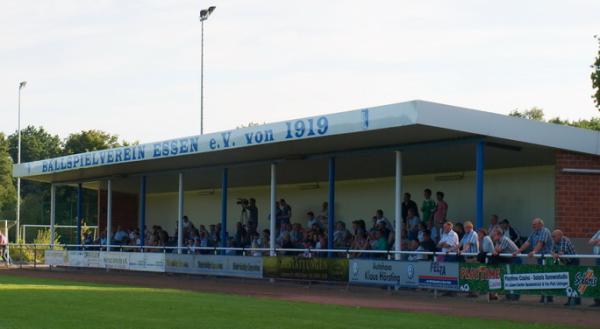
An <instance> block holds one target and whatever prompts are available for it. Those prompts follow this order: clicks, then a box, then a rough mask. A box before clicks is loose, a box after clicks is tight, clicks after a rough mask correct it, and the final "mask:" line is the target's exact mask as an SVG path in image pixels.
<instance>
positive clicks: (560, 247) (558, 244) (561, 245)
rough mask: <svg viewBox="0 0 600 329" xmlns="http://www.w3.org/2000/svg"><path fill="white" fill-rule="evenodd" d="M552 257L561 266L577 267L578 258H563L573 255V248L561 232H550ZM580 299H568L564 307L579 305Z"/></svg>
mask: <svg viewBox="0 0 600 329" xmlns="http://www.w3.org/2000/svg"><path fill="white" fill-rule="evenodd" d="M552 241H553V242H554V244H553V245H552V257H554V261H555V262H557V263H559V264H563V265H573V266H577V265H579V258H563V257H562V256H564V255H575V254H576V252H575V248H573V244H572V243H571V240H570V239H569V238H567V237H566V236H565V235H564V234H563V232H562V231H561V230H554V231H553V232H552ZM580 304H581V297H569V298H568V299H567V302H566V303H565V306H571V305H580Z"/></svg>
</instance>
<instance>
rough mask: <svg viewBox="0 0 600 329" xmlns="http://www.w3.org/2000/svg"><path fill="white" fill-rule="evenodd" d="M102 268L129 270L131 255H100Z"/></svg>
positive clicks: (120, 253) (109, 253) (124, 253)
mask: <svg viewBox="0 0 600 329" xmlns="http://www.w3.org/2000/svg"><path fill="white" fill-rule="evenodd" d="M100 267H103V268H114V269H120V270H128V269H129V253H127V252H114V251H109V252H106V251H103V252H101V253H100Z"/></svg>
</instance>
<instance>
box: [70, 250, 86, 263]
mask: <svg viewBox="0 0 600 329" xmlns="http://www.w3.org/2000/svg"><path fill="white" fill-rule="evenodd" d="M68 254H69V263H68V265H69V266H75V267H88V262H87V258H86V252H85V251H69V252H68Z"/></svg>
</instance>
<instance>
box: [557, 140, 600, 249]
mask: <svg viewBox="0 0 600 329" xmlns="http://www.w3.org/2000/svg"><path fill="white" fill-rule="evenodd" d="M563 168H579V169H600V157H598V156H593V155H585V154H578V153H571V152H565V151H557V152H556V181H555V183H556V188H555V193H556V195H555V202H556V204H555V212H556V214H555V218H556V228H558V229H561V230H562V231H563V232H564V233H565V234H566V235H567V236H568V237H572V238H587V239H589V238H590V237H591V236H592V235H593V234H594V233H595V232H596V231H597V230H599V229H600V175H599V174H572V173H563V172H562V169H563Z"/></svg>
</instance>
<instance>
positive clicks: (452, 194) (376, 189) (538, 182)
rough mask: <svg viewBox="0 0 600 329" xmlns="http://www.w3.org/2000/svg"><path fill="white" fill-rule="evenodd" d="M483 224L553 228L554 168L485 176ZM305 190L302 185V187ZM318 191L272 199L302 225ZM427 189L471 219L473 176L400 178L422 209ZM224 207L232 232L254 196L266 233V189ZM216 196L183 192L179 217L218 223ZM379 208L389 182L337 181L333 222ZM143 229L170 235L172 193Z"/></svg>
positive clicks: (241, 192) (248, 190) (282, 191)
mask: <svg viewBox="0 0 600 329" xmlns="http://www.w3.org/2000/svg"><path fill="white" fill-rule="evenodd" d="M457 174H464V177H463V178H462V179H456V180H446V181H441V180H439V179H436V177H440V176H446V175H457ZM484 184H485V192H484V195H485V200H484V209H485V223H486V225H487V224H488V223H489V218H490V216H491V215H492V214H498V215H499V216H500V217H501V218H508V219H510V220H511V222H513V223H514V225H515V226H516V227H517V228H518V229H519V230H521V232H522V234H526V233H528V232H529V226H530V222H531V219H532V218H533V217H536V216H540V217H542V218H544V219H545V221H546V223H547V225H550V226H551V227H553V226H554V167H553V166H539V167H523V168H512V169H501V170H488V171H486V172H485V183H484ZM304 185H307V184H304ZM318 185H319V188H316V189H308V190H307V189H302V188H301V187H302V184H299V185H285V186H278V189H277V198H278V199H279V198H285V199H286V200H287V201H288V203H289V204H290V205H291V206H292V222H301V223H302V224H303V225H306V220H305V217H304V214H305V213H306V212H307V211H308V210H313V211H314V212H315V213H318V212H319V210H320V205H321V204H322V203H323V201H326V200H327V193H328V189H327V182H319V183H318ZM425 188H430V189H431V190H433V191H434V193H435V191H443V192H444V193H445V194H446V201H447V202H448V204H449V209H448V217H449V218H450V219H452V220H455V221H461V222H462V221H464V220H474V217H475V176H474V172H464V173H448V174H438V175H415V176H405V177H403V192H410V193H411V194H412V195H413V200H415V201H416V202H417V204H419V205H420V204H421V202H422V200H423V197H422V191H423V190H424V189H425ZM228 192H229V195H228V197H229V202H228V207H227V209H228V210H227V211H228V224H229V225H228V229H229V230H230V231H231V230H233V228H234V225H235V222H236V221H238V220H239V218H240V210H241V208H240V207H239V206H238V205H236V203H235V201H236V199H237V198H239V197H244V198H250V197H254V198H255V199H256V200H257V206H258V208H259V228H268V221H267V216H268V208H269V186H268V185H264V186H255V187H244V188H230V189H229V190H228ZM220 202H221V191H220V190H219V189H215V190H214V193H212V194H207V193H206V191H186V192H185V202H184V212H185V214H186V215H188V216H189V217H190V219H191V220H192V221H193V223H194V224H195V225H198V224H205V225H206V224H211V223H218V222H220V218H221V212H220V209H221V208H220V205H221V203H220ZM378 208H381V209H383V211H384V213H385V215H386V216H387V217H388V218H389V219H390V220H393V218H394V179H393V177H386V178H378V179H367V180H349V181H339V182H336V203H335V209H336V219H337V220H344V221H346V223H349V222H351V221H352V220H355V219H364V220H366V221H367V223H370V221H369V219H370V218H371V217H372V216H373V215H374V213H375V210H376V209H378ZM146 214H147V217H146V222H147V225H149V226H150V225H155V224H156V225H161V226H163V227H164V228H166V229H167V230H168V231H169V232H170V234H173V233H174V231H175V228H176V221H177V193H176V192H173V193H160V194H148V196H147V211H146Z"/></svg>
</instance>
